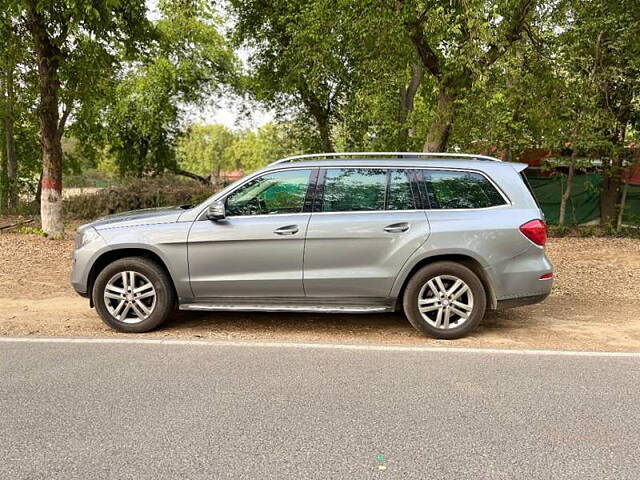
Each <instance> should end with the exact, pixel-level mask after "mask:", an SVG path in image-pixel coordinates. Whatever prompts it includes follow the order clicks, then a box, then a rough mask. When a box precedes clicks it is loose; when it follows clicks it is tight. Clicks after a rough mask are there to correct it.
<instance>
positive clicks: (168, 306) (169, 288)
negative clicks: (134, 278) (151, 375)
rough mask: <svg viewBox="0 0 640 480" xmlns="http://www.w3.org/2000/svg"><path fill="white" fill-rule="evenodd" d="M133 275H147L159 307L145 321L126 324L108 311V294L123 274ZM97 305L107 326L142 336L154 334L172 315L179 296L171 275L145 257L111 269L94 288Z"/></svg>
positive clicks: (126, 260) (122, 261)
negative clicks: (112, 285) (115, 277)
mask: <svg viewBox="0 0 640 480" xmlns="http://www.w3.org/2000/svg"><path fill="white" fill-rule="evenodd" d="M126 271H133V272H137V273H139V274H141V275H144V277H146V278H147V279H148V280H149V282H150V283H151V284H152V285H153V288H154V289H155V294H156V295H155V306H154V308H153V310H151V313H150V314H149V316H148V317H147V318H145V319H144V320H140V321H139V322H137V323H126V322H123V321H120V320H118V319H117V318H116V317H114V316H113V315H112V314H111V313H110V312H109V309H108V308H107V305H106V303H105V299H104V291H105V288H106V286H107V283H108V282H109V280H110V279H112V278H113V277H114V276H115V275H117V274H118V273H121V272H126ZM92 295H93V304H94V305H95V308H96V311H97V312H98V315H100V318H101V319H102V321H103V322H104V323H106V324H107V325H109V326H110V327H111V328H113V329H115V330H118V331H120V332H126V333H142V332H148V331H149V330H153V329H154V328H156V327H158V326H159V325H160V324H162V323H163V322H164V321H165V320H166V319H167V318H168V317H169V315H170V314H171V312H172V311H173V309H174V306H175V304H176V294H175V290H174V287H173V283H172V281H171V278H170V277H169V275H168V274H167V272H166V271H165V270H164V269H163V268H162V267H160V266H159V265H158V264H157V263H156V262H154V261H153V260H150V259H147V258H144V257H126V258H121V259H120V260H116V261H115V262H113V263H110V264H109V265H107V266H106V267H105V268H104V269H103V270H102V271H101V272H100V273H99V274H98V277H97V278H96V281H95V282H94V284H93V292H92Z"/></svg>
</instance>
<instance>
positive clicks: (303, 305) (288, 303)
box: [179, 297, 395, 313]
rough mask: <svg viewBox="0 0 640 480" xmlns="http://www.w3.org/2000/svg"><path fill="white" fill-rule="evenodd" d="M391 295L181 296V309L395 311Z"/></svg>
mask: <svg viewBox="0 0 640 480" xmlns="http://www.w3.org/2000/svg"><path fill="white" fill-rule="evenodd" d="M394 303H395V302H394V300H393V299H390V298H344V299H333V300H327V299H325V298H310V297H303V298H253V299H245V298H228V297H227V298H208V299H197V300H192V299H189V300H187V299H180V307H179V308H180V310H191V311H243V312H309V313H378V312H392V311H393V310H394Z"/></svg>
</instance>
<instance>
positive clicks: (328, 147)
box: [316, 115, 334, 153]
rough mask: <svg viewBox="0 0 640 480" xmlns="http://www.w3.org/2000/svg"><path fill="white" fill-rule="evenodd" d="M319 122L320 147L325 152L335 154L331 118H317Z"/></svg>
mask: <svg viewBox="0 0 640 480" xmlns="http://www.w3.org/2000/svg"><path fill="white" fill-rule="evenodd" d="M316 121H317V122H318V133H319V134H320V145H321V146H322V151H323V152H327V153H328V152H333V151H334V149H333V142H332V141H331V127H330V126H329V117H328V116H324V115H323V116H321V117H320V118H318V117H316Z"/></svg>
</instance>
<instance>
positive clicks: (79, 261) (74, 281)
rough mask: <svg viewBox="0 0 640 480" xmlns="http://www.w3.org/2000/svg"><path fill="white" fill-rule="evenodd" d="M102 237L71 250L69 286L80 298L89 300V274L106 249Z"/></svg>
mask: <svg viewBox="0 0 640 480" xmlns="http://www.w3.org/2000/svg"><path fill="white" fill-rule="evenodd" d="M106 245H107V244H106V243H105V241H104V240H103V239H102V237H99V238H96V239H95V240H93V241H91V242H89V243H88V244H86V245H84V246H82V247H80V248H76V249H74V250H73V253H72V255H71V257H72V262H73V263H72V266H71V279H70V280H71V286H72V287H73V289H74V290H75V291H76V293H77V294H78V295H80V296H82V297H85V298H89V297H90V296H91V292H90V291H89V274H90V272H91V267H92V266H93V264H94V262H95V260H96V258H97V257H98V256H99V255H100V252H102V251H103V250H104V249H105V247H106Z"/></svg>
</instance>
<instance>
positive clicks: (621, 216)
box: [616, 169, 633, 232]
mask: <svg viewBox="0 0 640 480" xmlns="http://www.w3.org/2000/svg"><path fill="white" fill-rule="evenodd" d="M630 171H631V172H633V169H631V170H630ZM629 182H631V178H630V177H629V178H627V181H626V182H625V184H624V187H622V197H621V198H620V210H618V221H617V222H616V232H619V231H620V229H621V228H622V221H623V220H624V209H625V207H626V206H627V193H628V192H629Z"/></svg>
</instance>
